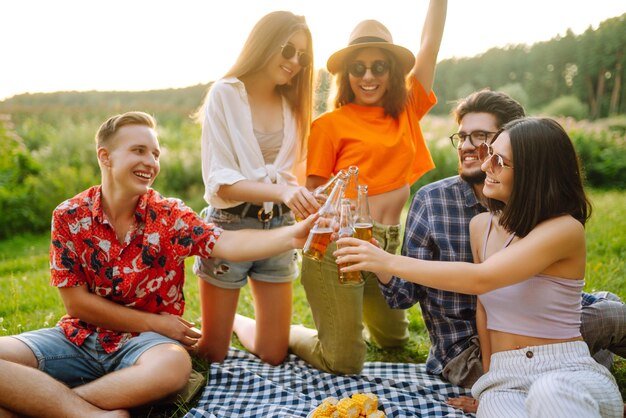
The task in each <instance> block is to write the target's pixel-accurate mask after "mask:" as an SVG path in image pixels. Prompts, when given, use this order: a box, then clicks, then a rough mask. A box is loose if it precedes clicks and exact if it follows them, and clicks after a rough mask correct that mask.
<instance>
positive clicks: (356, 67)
mask: <svg viewBox="0 0 626 418" xmlns="http://www.w3.org/2000/svg"><path fill="white" fill-rule="evenodd" d="M367 70H370V71H371V72H372V75H373V76H374V77H380V76H381V75H385V74H387V72H389V63H388V62H387V61H383V60H376V61H374V62H373V63H372V66H371V67H368V66H366V65H365V64H363V63H362V62H358V61H357V62H353V63H352V64H349V65H348V72H349V73H350V74H351V75H352V76H353V77H357V78H361V77H363V76H364V75H365V73H366V72H367Z"/></svg>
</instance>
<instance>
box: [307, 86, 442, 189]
mask: <svg viewBox="0 0 626 418" xmlns="http://www.w3.org/2000/svg"><path fill="white" fill-rule="evenodd" d="M435 103H437V98H436V97H435V94H434V93H433V92H432V91H431V92H430V94H428V93H426V91H424V87H422V85H421V84H420V83H419V82H418V81H417V80H416V79H415V78H412V82H411V86H410V89H409V97H408V99H407V104H406V107H405V109H404V110H403V111H402V113H400V115H399V117H398V119H394V118H392V117H391V116H385V112H384V109H383V108H382V107H378V106H360V105H356V104H354V103H350V104H347V105H344V106H342V107H340V108H338V109H335V110H333V111H332V112H329V113H325V114H323V115H321V116H320V117H319V118H317V119H316V120H315V121H313V124H312V126H311V134H310V136H309V141H308V155H307V170H306V173H307V176H320V177H324V178H329V177H330V176H331V175H333V174H335V173H337V172H338V171H339V170H341V169H342V168H348V167H349V166H351V165H356V166H358V167H359V183H362V184H367V185H368V186H369V194H370V195H371V196H373V195H377V194H381V193H385V192H388V191H391V190H395V189H398V188H400V187H402V186H403V185H405V184H409V185H411V184H413V183H415V181H417V179H419V178H420V177H421V176H422V175H423V174H424V173H426V172H427V171H429V170H431V169H433V168H434V167H435V164H434V163H433V160H432V158H431V156H430V152H429V151H428V148H427V147H426V143H425V141H424V136H423V135H422V130H421V128H420V125H419V121H420V120H421V119H422V117H423V116H424V115H425V114H426V113H427V112H428V111H429V110H430V108H431V107H433V105H434V104H435Z"/></svg>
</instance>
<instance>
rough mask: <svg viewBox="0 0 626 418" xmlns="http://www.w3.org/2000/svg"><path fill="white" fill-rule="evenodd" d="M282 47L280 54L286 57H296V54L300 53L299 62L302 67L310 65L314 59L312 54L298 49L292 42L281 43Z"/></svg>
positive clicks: (288, 58)
mask: <svg viewBox="0 0 626 418" xmlns="http://www.w3.org/2000/svg"><path fill="white" fill-rule="evenodd" d="M280 48H281V50H280V54H281V55H282V56H283V58H284V59H287V60H290V59H292V58H293V57H294V55H298V64H299V65H300V67H302V68H304V67H308V66H309V65H310V64H311V61H312V60H313V58H312V57H311V54H309V53H308V52H305V51H298V50H297V49H296V47H295V46H293V45H292V44H285V45H281V47H280Z"/></svg>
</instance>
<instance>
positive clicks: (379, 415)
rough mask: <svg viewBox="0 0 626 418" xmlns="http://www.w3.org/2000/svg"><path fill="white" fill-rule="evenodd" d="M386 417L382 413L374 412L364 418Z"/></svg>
mask: <svg viewBox="0 0 626 418" xmlns="http://www.w3.org/2000/svg"><path fill="white" fill-rule="evenodd" d="M385 417H386V415H385V413H384V412H383V411H374V412H372V413H371V414H367V415H366V418H385Z"/></svg>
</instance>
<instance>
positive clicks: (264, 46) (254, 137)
mask: <svg viewBox="0 0 626 418" xmlns="http://www.w3.org/2000/svg"><path fill="white" fill-rule="evenodd" d="M312 57H313V46H312V40H311V33H310V31H309V28H308V27H307V25H306V22H305V19H304V17H302V16H296V15H294V14H292V13H290V12H283V11H277V12H272V13H269V14H268V15H266V16H264V17H263V18H261V20H259V22H258V23H257V24H256V25H255V27H254V28H253V29H252V32H251V33H250V35H249V36H248V39H247V41H246V43H245V44H244V46H243V49H242V51H241V53H240V54H239V58H238V59H237V61H236V62H235V64H234V65H233V67H232V68H231V69H230V71H228V73H227V74H226V75H225V76H224V78H223V79H221V80H218V81H216V82H215V83H214V84H213V85H212V86H211V89H210V90H209V92H208V94H207V97H206V100H205V103H204V106H203V108H202V111H201V113H202V116H203V125H202V176H203V179H204V184H205V194H204V198H205V200H206V202H207V203H208V204H209V207H208V208H207V209H205V211H204V217H205V219H207V220H208V221H210V222H214V223H216V224H218V225H219V226H221V227H223V228H224V229H230V230H234V229H243V228H256V229H271V228H276V227H280V226H283V225H290V224H293V223H294V222H295V216H297V217H301V218H305V217H307V216H308V215H310V214H312V213H315V212H316V211H317V209H318V208H319V205H318V203H317V201H316V200H315V198H314V197H313V195H312V194H311V193H310V192H309V191H308V190H307V189H306V188H305V187H300V186H298V184H297V182H296V176H295V174H294V166H295V164H296V163H297V162H298V161H302V160H304V157H305V156H304V154H303V153H304V152H305V150H306V146H305V144H304V140H305V138H306V137H307V136H308V130H309V126H310V123H311V110H312V102H311V100H312V99H311V97H312V68H313V58H312ZM259 245H263V243H262V242H259ZM194 272H195V273H196V274H197V275H198V277H199V278H200V280H199V284H200V297H201V303H202V338H201V339H200V340H199V342H198V346H197V353H198V354H199V355H201V356H202V357H204V358H206V359H208V360H210V361H222V360H223V359H224V357H225V356H226V354H227V352H228V347H229V346H230V340H231V336H232V333H233V331H234V332H235V333H236V334H237V336H238V338H239V340H240V341H241V343H242V344H243V345H244V347H246V349H248V350H249V351H250V352H251V353H254V354H255V355H257V356H258V357H259V358H261V359H262V360H263V361H265V362H267V363H270V364H279V363H281V362H282V361H283V359H284V358H285V356H286V354H287V345H288V341H289V326H290V322H291V302H292V281H293V280H294V279H295V278H297V277H298V274H299V272H298V265H297V256H296V252H295V251H289V252H287V253H284V254H281V255H279V256H276V257H272V258H269V259H265V260H261V261H257V262H250V263H231V262H228V261H225V260H220V259H202V258H197V259H196V261H195V264H194ZM248 278H250V280H249V282H250V288H251V291H252V295H253V298H254V310H255V317H256V321H254V320H252V319H250V318H246V317H243V316H240V315H237V314H236V311H237V302H238V299H239V291H240V289H241V287H243V286H244V285H245V284H246V283H247V282H248Z"/></svg>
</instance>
